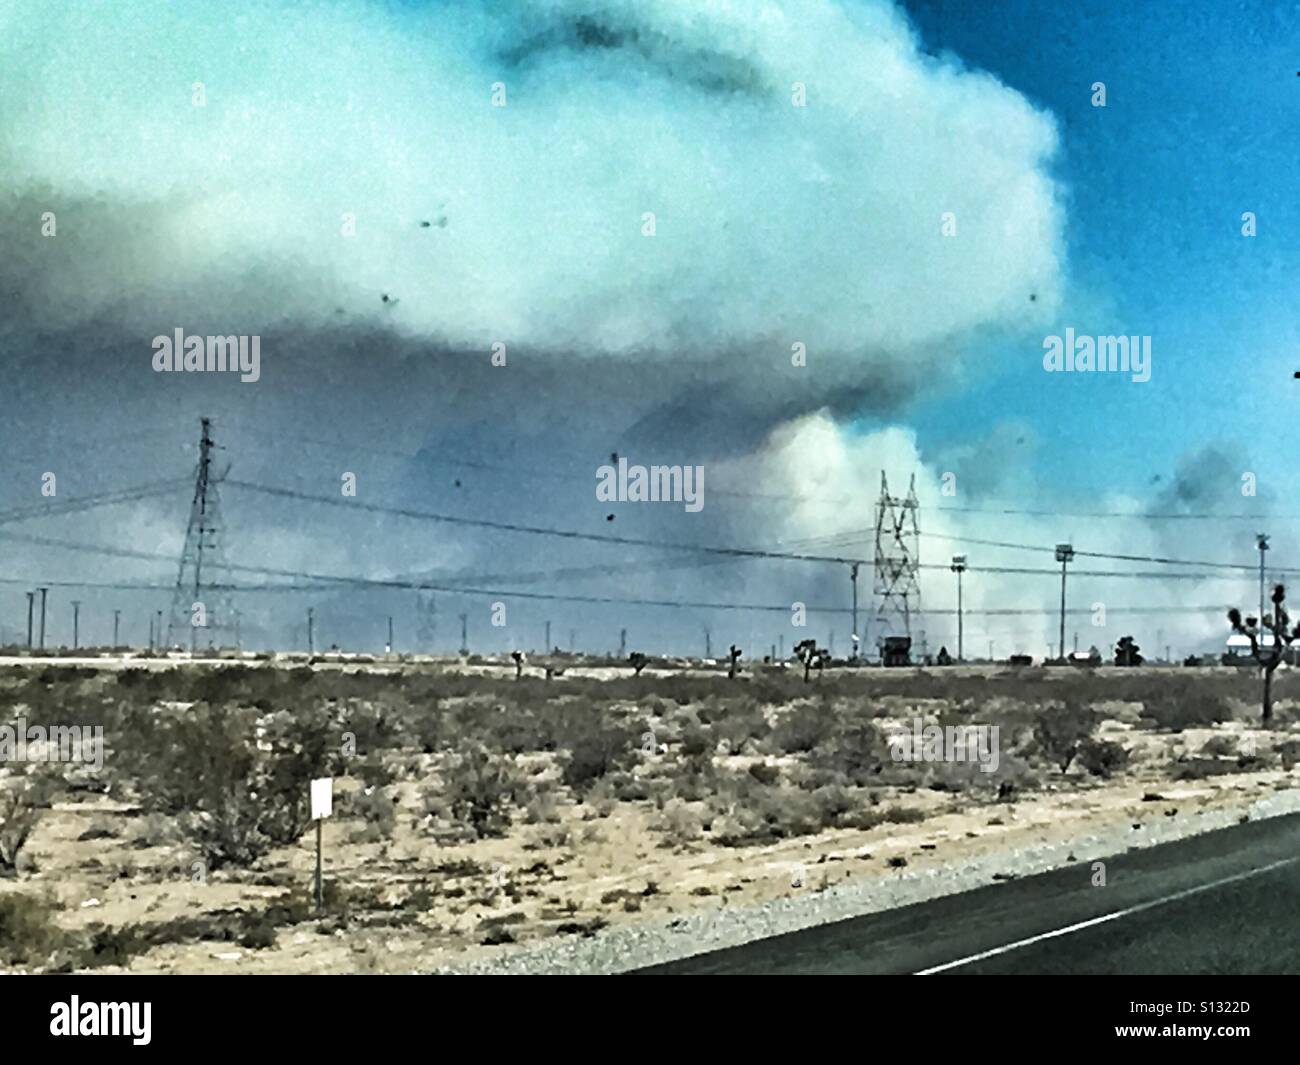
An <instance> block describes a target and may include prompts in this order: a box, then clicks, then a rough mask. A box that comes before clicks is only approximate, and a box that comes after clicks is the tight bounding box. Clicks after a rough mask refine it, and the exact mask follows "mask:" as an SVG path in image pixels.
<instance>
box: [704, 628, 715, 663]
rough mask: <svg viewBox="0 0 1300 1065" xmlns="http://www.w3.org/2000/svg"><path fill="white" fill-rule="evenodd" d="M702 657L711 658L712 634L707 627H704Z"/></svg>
mask: <svg viewBox="0 0 1300 1065" xmlns="http://www.w3.org/2000/svg"><path fill="white" fill-rule="evenodd" d="M704 657H705V658H712V657H713V632H712V631H711V630H710V629H709V627H708V626H707V625H705V626H704Z"/></svg>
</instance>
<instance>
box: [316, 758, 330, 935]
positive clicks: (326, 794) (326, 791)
mask: <svg viewBox="0 0 1300 1065" xmlns="http://www.w3.org/2000/svg"><path fill="white" fill-rule="evenodd" d="M333 812H334V778H333V777H320V778H319V779H317V780H313V781H312V782H311V817H312V820H313V821H315V822H316V912H317V913H320V912H321V910H322V909H324V906H325V896H324V892H323V890H322V885H321V825H322V824H323V823H324V821H325V818H327V817H329V816H330V814H332V813H333Z"/></svg>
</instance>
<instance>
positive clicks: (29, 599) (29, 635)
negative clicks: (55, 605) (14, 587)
mask: <svg viewBox="0 0 1300 1065" xmlns="http://www.w3.org/2000/svg"><path fill="white" fill-rule="evenodd" d="M35 602H36V593H35V592H28V593H27V650H29V651H30V650H31V649H32V607H33V605H34V604H35Z"/></svg>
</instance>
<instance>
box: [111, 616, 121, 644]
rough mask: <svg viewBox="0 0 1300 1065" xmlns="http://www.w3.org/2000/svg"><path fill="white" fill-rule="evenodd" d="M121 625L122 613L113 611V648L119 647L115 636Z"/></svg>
mask: <svg viewBox="0 0 1300 1065" xmlns="http://www.w3.org/2000/svg"><path fill="white" fill-rule="evenodd" d="M121 625H122V611H120V610H114V611H113V646H114V647H118V646H120V645H119V644H118V642H117V634H118V630H119V629H120V628H121Z"/></svg>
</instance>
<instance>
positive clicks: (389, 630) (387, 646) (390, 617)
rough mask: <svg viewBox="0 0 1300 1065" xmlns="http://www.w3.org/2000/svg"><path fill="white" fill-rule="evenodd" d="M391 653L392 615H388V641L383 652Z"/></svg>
mask: <svg viewBox="0 0 1300 1065" xmlns="http://www.w3.org/2000/svg"><path fill="white" fill-rule="evenodd" d="M392 653H393V615H392V614H389V615H388V643H387V644H385V645H384V654H386V655H391V654H392Z"/></svg>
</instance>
